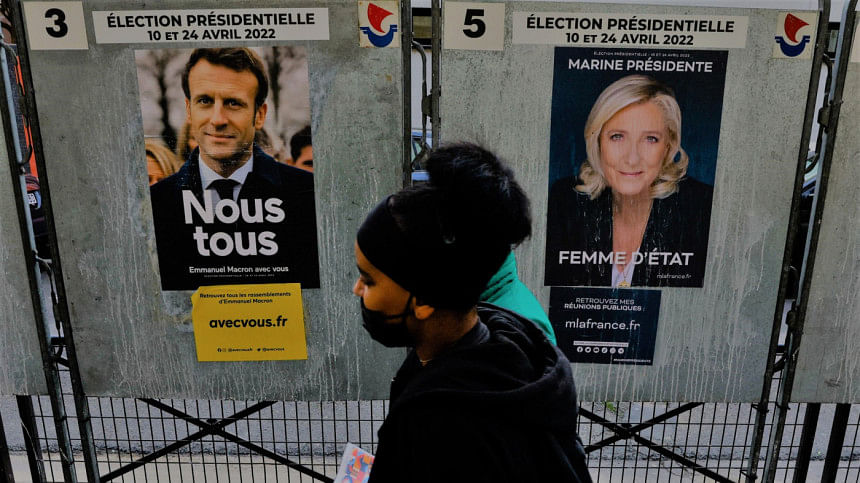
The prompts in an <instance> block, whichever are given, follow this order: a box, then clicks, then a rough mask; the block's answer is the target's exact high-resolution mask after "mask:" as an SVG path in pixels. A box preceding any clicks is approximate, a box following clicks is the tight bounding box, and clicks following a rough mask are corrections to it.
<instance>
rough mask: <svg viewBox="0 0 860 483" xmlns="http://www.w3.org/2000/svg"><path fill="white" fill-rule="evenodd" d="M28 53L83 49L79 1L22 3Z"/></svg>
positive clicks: (81, 14) (83, 32) (83, 26)
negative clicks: (28, 47)
mask: <svg viewBox="0 0 860 483" xmlns="http://www.w3.org/2000/svg"><path fill="white" fill-rule="evenodd" d="M23 5H24V18H25V20H26V22H27V40H28V41H29V43H30V49H31V50H86V49H88V48H89V45H88V44H87V28H86V25H85V24H84V7H83V4H82V2H24V3H23Z"/></svg>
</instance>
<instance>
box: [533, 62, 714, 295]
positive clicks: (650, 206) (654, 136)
mask: <svg viewBox="0 0 860 483" xmlns="http://www.w3.org/2000/svg"><path fill="white" fill-rule="evenodd" d="M681 117H682V116H681V110H680V107H679V106H678V102H677V100H676V99H675V95H674V93H673V91H672V89H671V88H669V87H668V86H666V85H665V84H662V83H661V82H658V81H657V80H655V79H653V78H651V77H649V76H645V75H629V76H625V77H622V78H621V79H619V80H617V81H615V82H613V83H612V84H610V85H609V86H608V87H606V88H605V89H604V90H603V92H602V93H601V94H600V96H599V97H598V98H597V101H596V102H595V103H594V105H593V106H592V108H591V111H590V113H589V115H588V119H587V120H586V123H585V132H584V136H585V146H586V153H587V156H588V158H587V159H586V160H585V161H583V162H582V165H581V166H580V170H579V175H578V176H576V177H567V178H562V179H560V180H558V181H556V182H555V183H554V184H553V186H552V188H551V190H550V197H549V215H548V216H549V223H548V233H547V254H548V263H547V280H548V282H549V281H551V279H556V280H557V279H561V280H564V281H569V282H572V283H553V285H593V286H612V287H630V286H662V285H668V286H691V285H688V284H696V283H698V284H701V280H702V277H703V270H704V264H703V263H699V260H697V257H703V256H704V254H705V252H706V250H707V234H708V221H709V216H708V215H709V212H710V202H711V197H712V191H713V189H712V188H711V187H710V186H708V185H706V184H704V183H701V182H699V181H696V180H694V179H692V178H690V177H687V176H686V174H687V165H688V163H689V157H688V156H687V153H686V152H685V151H684V149H683V147H682V145H681V144H682V142H681V141H682V140H681ZM551 256H556V257H558V264H552V263H549V258H550V257H551ZM569 267H575V270H573V271H572V272H571V270H570V269H569ZM571 273H573V275H572V276H570V274H571ZM693 286H694V285H693Z"/></svg>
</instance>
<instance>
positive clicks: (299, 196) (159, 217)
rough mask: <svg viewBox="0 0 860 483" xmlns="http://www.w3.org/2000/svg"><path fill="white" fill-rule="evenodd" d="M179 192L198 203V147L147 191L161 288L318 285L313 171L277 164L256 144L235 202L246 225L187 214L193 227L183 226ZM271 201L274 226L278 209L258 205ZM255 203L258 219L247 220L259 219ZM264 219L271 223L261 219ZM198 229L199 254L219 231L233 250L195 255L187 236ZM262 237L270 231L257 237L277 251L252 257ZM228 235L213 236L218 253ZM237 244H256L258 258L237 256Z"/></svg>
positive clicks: (244, 247) (191, 236) (191, 239)
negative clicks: (201, 239)
mask: <svg viewBox="0 0 860 483" xmlns="http://www.w3.org/2000/svg"><path fill="white" fill-rule="evenodd" d="M185 190H190V191H191V192H192V193H193V194H194V196H195V198H197V200H198V201H199V203H200V206H204V200H203V189H202V186H201V181H200V168H199V157H198V151H197V150H194V152H193V153H191V155H190V156H189V157H188V161H186V163H185V164H184V165H183V166H182V168H180V170H179V171H178V172H176V173H175V174H173V175H171V176H169V177H167V178H165V179H163V180H161V181H160V182H158V183H156V184H154V185H153V186H152V187H151V188H150V194H151V196H152V217H153V221H154V224H155V240H156V243H157V245H158V265H159V271H160V272H161V287H162V289H163V290H194V289H196V288H197V287H198V286H200V285H220V284H235V283H286V282H299V283H301V284H302V287H303V288H319V285H320V282H319V264H318V262H317V230H316V212H315V207H314V181H313V175H312V174H310V173H308V172H306V171H302V170H300V169H297V168H293V167H291V166H287V165H284V164H281V163H278V162H277V161H275V160H274V159H272V158H271V157H270V156H268V155H266V154H265V153H263V151H262V150H260V149H259V148H258V147H257V146H256V145H255V146H254V165H253V170H252V171H251V172H250V173H248V177H247V178H246V179H245V183H244V184H243V185H242V187H241V189H240V191H239V196H238V199H237V201H236V202H237V204H241V203H242V200H246V201H245V203H247V206H248V208H247V212H248V214H249V216H250V220H246V219H245V217H243V216H240V217H239V218H238V220H236V221H235V222H232V223H224V222H222V221H219V220H218V219H217V217H216V218H215V219H214V221H213V222H212V223H205V222H204V221H203V220H202V218H201V217H200V216H198V212H197V211H195V210H194V209H192V210H191V212H192V213H193V222H192V223H191V224H187V223H186V220H185V215H184V208H183V198H182V192H183V191H185ZM272 198H275V199H279V200H281V203H280V206H279V208H280V210H282V215H283V216H282V217H281V218H283V219H282V220H281V221H277V222H273V221H272V220H277V219H278V218H279V213H278V210H277V209H275V210H274V211H272V210H271V209H266V208H265V206H266V200H269V199H272ZM256 200H262V201H261V205H262V206H263V209H262V215H263V221H262V222H258V221H256V220H255V218H254V216H255V215H258V212H257V210H256V207H257V201H256ZM270 203H271V202H270ZM213 211H215V210H214V205H213ZM228 214H229V213H228ZM266 215H268V216H269V218H270V220H268V221H267V220H266ZM249 221H254V222H249ZM198 227H200V228H201V229H202V231H203V232H204V233H206V234H207V239H206V240H205V242H204V249H206V250H208V249H209V248H210V243H211V242H212V240H211V237H212V236H213V235H214V234H216V233H224V234H226V235H227V236H229V238H230V239H231V240H232V244H233V245H234V249H233V250H232V252H231V253H226V254H222V255H220V256H219V255H216V254H215V253H213V252H212V251H211V250H209V255H208V256H205V255H202V254H201V253H200V251H199V242H198V241H197V240H195V239H194V233H195V230H196V229H197V228H198ZM265 232H271V233H270V234H267V235H264V238H270V239H272V240H273V241H274V244H277V253H274V254H270V255H264V254H261V253H259V251H260V250H261V248H264V247H266V246H268V247H269V248H268V249H267V250H265V249H264V251H271V245H272V242H271V241H266V240H261V239H260V236H261V234H264V233H265ZM272 234H273V235H272ZM227 236H225V235H219V236H218V238H219V241H218V243H219V245H218V246H219V247H220V248H221V249H222V251H223V250H224V248H225V247H226V246H227V244H228V243H231V242H227V241H226V240H225V238H227ZM237 240H238V243H240V244H241V249H242V250H244V251H245V252H246V253H248V251H249V250H250V248H251V247H252V246H254V245H256V249H257V254H246V255H239V254H237V253H236V243H237ZM285 267H286V268H285ZM192 272H194V273H192Z"/></svg>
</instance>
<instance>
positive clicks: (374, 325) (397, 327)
mask: <svg viewBox="0 0 860 483" xmlns="http://www.w3.org/2000/svg"><path fill="white" fill-rule="evenodd" d="M359 300H360V301H361V319H362V320H363V321H364V324H363V325H364V330H366V331H367V333H368V334H370V338H371V339H373V340H375V341H376V342H379V343H380V344H382V345H384V346H385V347H407V346H411V345H413V344H414V343H415V342H414V341H413V340H412V336H411V335H409V330H408V329H407V328H406V317H407V316H408V315H409V312H410V310H409V305H410V304H411V302H412V295H411V294H410V295H409V298H408V299H407V300H406V308H404V309H403V312H401V313H399V314H396V315H385V314H384V313H382V312H380V311H378V310H370V309H368V308H367V307H365V306H364V299H363V298H359ZM398 317H399V318H400V322H398V323H396V324H389V323H387V321H389V320H392V319H396V318H398Z"/></svg>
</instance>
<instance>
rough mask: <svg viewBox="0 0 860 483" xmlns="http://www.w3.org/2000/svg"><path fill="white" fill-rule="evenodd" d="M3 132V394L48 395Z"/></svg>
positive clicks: (0, 213)
mask: <svg viewBox="0 0 860 483" xmlns="http://www.w3.org/2000/svg"><path fill="white" fill-rule="evenodd" d="M4 139H5V138H4V134H3V131H2V129H0V287H3V289H2V290H0V347H2V348H3V350H0V395H2V396H8V395H12V394H46V391H47V388H46V386H45V375H44V373H43V372H42V356H41V351H40V349H39V339H38V335H37V332H36V319H35V317H34V315H33V302H32V299H31V298H30V282H29V279H28V277H27V270H28V269H30V270H35V268H34V267H27V266H26V263H25V261H24V253H25V252H24V248H23V247H22V242H21V225H20V224H19V222H18V209H17V208H16V206H15V194H14V191H13V186H14V185H13V184H12V183H17V182H19V181H18V177H17V176H15V177H14V178H13V177H12V174H11V173H10V170H9V157H8V153H7V152H6V141H5V140H4Z"/></svg>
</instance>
